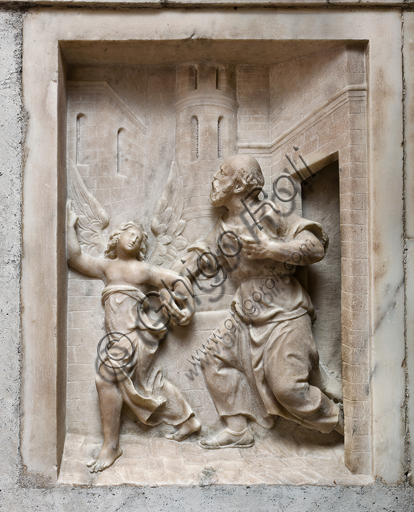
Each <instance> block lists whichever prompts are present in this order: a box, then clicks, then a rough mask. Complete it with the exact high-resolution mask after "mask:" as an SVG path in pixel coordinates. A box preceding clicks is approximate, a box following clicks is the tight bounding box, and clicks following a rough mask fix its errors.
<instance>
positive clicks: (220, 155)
mask: <svg viewBox="0 0 414 512" xmlns="http://www.w3.org/2000/svg"><path fill="white" fill-rule="evenodd" d="M223 128H224V117H223V116H221V117H219V118H218V121H217V158H223Z"/></svg>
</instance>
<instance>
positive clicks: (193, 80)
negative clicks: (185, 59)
mask: <svg viewBox="0 0 414 512" xmlns="http://www.w3.org/2000/svg"><path fill="white" fill-rule="evenodd" d="M189 83H190V89H197V88H198V72H197V68H196V67H195V66H191V67H190V69H189Z"/></svg>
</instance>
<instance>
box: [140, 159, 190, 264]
mask: <svg viewBox="0 0 414 512" xmlns="http://www.w3.org/2000/svg"><path fill="white" fill-rule="evenodd" d="M183 204H184V200H183V186H182V181H181V177H180V175H179V173H178V167H177V164H176V163H175V162H172V164H171V168H170V174H169V176H168V180H167V183H166V184H165V188H164V191H163V193H162V195H161V197H160V199H159V201H158V203H157V206H156V207H155V210H154V216H153V218H152V222H151V231H152V232H153V233H154V235H155V236H156V237H157V243H156V245H155V248H154V250H153V252H152V254H151V256H150V258H149V259H148V262H149V263H151V264H153V265H158V266H163V267H168V266H170V265H171V264H172V263H173V262H174V261H175V260H176V259H177V256H178V254H179V252H181V251H182V250H183V249H185V248H186V247H187V239H186V238H184V237H183V236H181V233H182V232H183V231H184V228H185V220H183V219H181V215H182V212H183Z"/></svg>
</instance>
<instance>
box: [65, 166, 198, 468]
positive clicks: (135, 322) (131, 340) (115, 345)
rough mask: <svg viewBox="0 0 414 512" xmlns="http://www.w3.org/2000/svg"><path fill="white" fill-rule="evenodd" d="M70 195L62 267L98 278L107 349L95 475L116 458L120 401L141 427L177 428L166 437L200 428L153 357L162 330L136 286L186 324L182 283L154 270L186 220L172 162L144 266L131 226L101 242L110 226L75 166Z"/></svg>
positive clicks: (187, 296) (142, 243) (172, 255)
mask: <svg viewBox="0 0 414 512" xmlns="http://www.w3.org/2000/svg"><path fill="white" fill-rule="evenodd" d="M69 193H70V196H71V198H72V204H71V203H70V201H69V202H68V215H67V248H68V262H69V265H70V266H71V267H72V268H74V269H76V270H78V271H79V272H81V273H82V274H84V275H86V276H88V277H92V278H97V279H102V281H103V282H104V284H105V288H104V290H103V292H102V303H103V305H104V308H105V328H106V331H107V337H108V343H107V345H106V348H105V353H106V358H105V359H104V360H102V364H101V366H100V368H99V371H98V373H97V377H96V387H97V390H98V396H99V407H100V411H101V421H102V427H103V433H104V442H103V446H102V449H101V451H100V453H99V455H98V457H97V458H96V459H95V460H93V461H91V462H90V463H89V464H88V466H89V467H90V468H91V469H90V471H91V472H98V471H103V470H104V469H106V468H107V467H109V466H110V465H111V464H113V462H114V461H115V460H116V459H117V458H118V457H120V455H122V449H121V447H120V446H119V428H120V421H121V409H122V403H123V402H126V403H127V404H128V405H129V407H130V408H131V409H132V411H133V412H134V413H135V415H136V416H137V418H138V419H139V420H140V421H141V422H142V423H144V424H146V425H151V426H155V425H158V424H159V423H161V422H164V423H167V424H169V425H173V426H175V427H177V430H176V432H175V433H173V434H170V435H168V436H167V437H168V438H169V439H173V440H175V441H182V440H183V439H186V438H187V437H188V436H190V435H191V434H192V433H194V432H196V431H198V430H199V429H200V428H201V424H200V422H199V421H198V420H197V419H196V417H195V415H194V413H193V411H192V410H191V408H190V406H189V405H188V403H187V402H186V401H185V400H184V397H183V396H182V395H181V393H180V391H179V390H178V389H177V388H176V387H175V386H173V385H172V384H171V383H170V382H169V381H167V380H166V379H164V377H163V374H162V369H161V367H160V366H159V364H158V362H157V360H156V359H157V353H158V345H159V341H160V340H161V339H162V338H163V337H164V336H165V334H166V331H167V329H166V327H165V324H163V323H162V322H161V321H159V320H157V321H156V322H155V323H154V319H152V320H151V318H150V316H148V315H147V314H146V313H145V311H143V310H144V309H145V304H148V301H147V297H146V295H145V294H144V292H143V290H142V288H143V287H144V288H145V287H146V286H147V285H152V286H155V287H157V288H159V289H161V288H163V287H168V288H169V290H170V294H171V296H172V297H174V299H175V300H174V301H171V300H170V301H168V302H166V301H165V303H164V306H165V308H167V309H168V315H169V316H170V317H171V316H172V318H174V319H175V322H176V323H179V324H180V325H186V324H188V323H189V322H190V321H191V318H192V316H193V315H194V299H193V293H192V287H191V283H190V281H189V280H188V279H187V278H186V277H183V276H180V275H179V274H178V273H176V272H174V271H172V270H168V269H166V268H159V266H161V265H162V266H166V265H168V264H169V263H171V262H172V261H174V260H175V259H176V257H177V255H178V252H179V251H181V250H182V249H184V248H185V247H186V245H187V241H186V239H185V238H184V237H182V236H181V233H182V232H183V230H184V227H185V221H183V220H181V213H182V209H183V200H182V194H181V182H180V176H179V174H178V171H177V166H176V164H175V163H173V164H172V166H171V170H170V175H169V178H168V181H167V184H166V186H165V189H164V192H163V194H162V196H161V198H160V200H159V202H158V204H157V206H156V209H155V212H154V218H153V221H152V224H151V229H152V232H153V233H154V235H155V236H156V238H157V241H156V246H155V249H154V251H153V253H152V255H151V257H150V258H149V259H148V261H144V257H145V252H146V241H147V234H146V233H145V231H144V230H143V229H142V227H141V226H139V225H137V224H136V223H134V222H125V223H123V224H121V225H120V226H119V227H118V228H117V229H116V230H115V231H113V232H112V233H111V235H110V236H109V239H108V242H106V239H105V236H104V230H105V229H106V228H107V226H108V225H109V216H108V214H107V212H106V211H105V210H104V209H103V208H102V207H101V206H100V204H99V202H98V201H97V200H96V198H94V197H93V195H92V194H91V193H90V192H89V191H88V190H87V188H86V186H85V184H84V183H83V181H82V178H81V177H80V175H79V172H78V170H77V169H76V167H75V166H74V165H72V169H71V184H70V189H69ZM72 205H73V206H72ZM73 207H74V208H75V209H76V213H75V209H74V208H73ZM82 247H83V248H84V252H82ZM105 248H106V249H105ZM103 253H104V255H105V257H102V255H103ZM96 256H101V257H96ZM140 311H143V312H142V313H140ZM144 318H146V321H145V320H144ZM147 322H148V323H147ZM149 325H150V326H151V327H148V326H149ZM114 336H115V337H116V339H115V338H114Z"/></svg>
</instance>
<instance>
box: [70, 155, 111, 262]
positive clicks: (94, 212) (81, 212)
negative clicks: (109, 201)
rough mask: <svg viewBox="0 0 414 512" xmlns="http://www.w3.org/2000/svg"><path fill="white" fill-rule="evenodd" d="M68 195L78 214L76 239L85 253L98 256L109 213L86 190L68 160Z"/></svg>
mask: <svg viewBox="0 0 414 512" xmlns="http://www.w3.org/2000/svg"><path fill="white" fill-rule="evenodd" d="M69 173H70V179H69V197H70V199H71V200H72V202H73V207H74V209H75V211H76V213H77V214H78V216H79V218H78V222H77V225H76V227H77V233H78V239H79V242H80V244H81V245H82V247H83V248H84V249H85V252H86V253H87V254H90V255H92V256H100V255H102V253H103V251H104V250H105V247H106V240H105V237H104V235H103V230H104V229H105V228H106V227H107V226H108V224H109V220H110V219H109V215H108V213H107V212H106V210H104V209H103V208H102V206H101V205H100V204H99V202H98V201H97V199H96V198H95V197H94V196H93V195H92V194H91V193H90V192H89V191H88V189H87V188H86V186H85V183H84V182H83V180H82V178H81V176H80V174H79V171H78V169H77V168H76V165H75V164H74V163H73V162H70V170H69Z"/></svg>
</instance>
